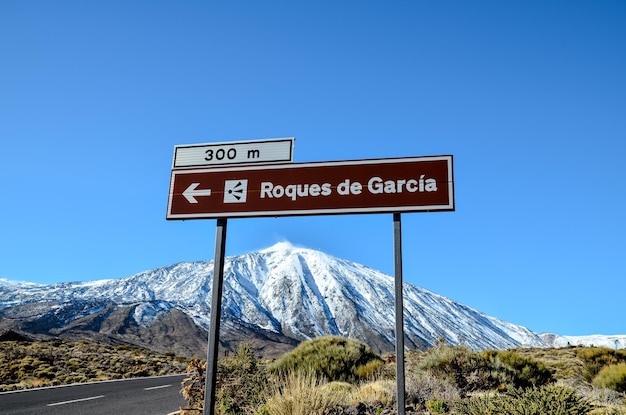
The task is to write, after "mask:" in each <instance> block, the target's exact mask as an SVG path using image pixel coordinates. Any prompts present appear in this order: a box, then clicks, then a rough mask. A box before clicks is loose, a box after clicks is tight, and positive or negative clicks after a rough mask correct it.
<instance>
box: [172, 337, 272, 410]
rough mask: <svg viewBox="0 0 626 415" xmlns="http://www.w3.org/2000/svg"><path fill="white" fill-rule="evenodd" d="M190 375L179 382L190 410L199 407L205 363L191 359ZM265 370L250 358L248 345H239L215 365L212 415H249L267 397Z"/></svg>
mask: <svg viewBox="0 0 626 415" xmlns="http://www.w3.org/2000/svg"><path fill="white" fill-rule="evenodd" d="M187 373H189V374H190V375H189V376H188V377H187V378H185V379H183V381H182V391H181V393H182V394H183V397H184V398H185V399H186V400H187V402H188V404H189V407H190V408H196V409H197V408H203V405H204V391H205V384H206V361H204V360H200V359H193V360H192V361H191V362H190V363H189V366H187ZM267 384H268V381H267V375H266V372H265V367H264V366H263V365H262V364H261V363H260V362H259V360H258V359H257V358H256V357H255V356H254V353H253V352H252V349H251V347H250V345H248V344H242V345H241V346H239V348H238V349H237V351H236V352H235V353H234V354H233V355H231V356H230V357H228V358H226V359H223V360H220V361H218V363H217V373H216V389H215V408H214V409H215V413H217V414H253V413H255V412H256V410H257V408H258V407H259V405H261V404H262V403H263V402H264V401H265V399H266V397H267V387H268V386H267Z"/></svg>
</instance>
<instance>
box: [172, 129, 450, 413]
mask: <svg viewBox="0 0 626 415" xmlns="http://www.w3.org/2000/svg"><path fill="white" fill-rule="evenodd" d="M293 140H294V139H293V138H288V139H270V140H257V141H248V142H236V143H216V144H197V145H190V146H176V147H175V150H174V162H173V165H172V175H171V180H170V190H169V197H168V205H167V215H166V218H167V219H168V220H177V219H178V220H184V219H217V231H216V243H215V260H214V272H213V287H212V302H211V316H210V327H209V341H208V343H209V344H208V351H207V370H206V385H205V404H204V414H205V415H207V414H212V413H213V408H214V402H215V384H216V374H217V356H218V346H219V326H220V317H221V300H222V285H223V269H224V257H225V252H224V251H225V244H226V227H227V219H228V218H242V217H267V216H273V217H279V216H303V215H330V214H357V213H385V212H387V213H393V224H394V226H393V229H394V267H395V303H396V308H395V314H396V378H397V397H398V399H397V401H398V408H397V409H398V415H404V413H405V408H404V402H405V387H404V316H403V314H404V307H403V294H402V284H403V283H402V231H401V213H402V212H420V211H421V212H424V211H427V212H430V211H453V210H454V180H453V169H452V156H451V155H447V156H429V157H405V158H391V159H370V160H348V161H330V162H315V163H292V161H293Z"/></svg>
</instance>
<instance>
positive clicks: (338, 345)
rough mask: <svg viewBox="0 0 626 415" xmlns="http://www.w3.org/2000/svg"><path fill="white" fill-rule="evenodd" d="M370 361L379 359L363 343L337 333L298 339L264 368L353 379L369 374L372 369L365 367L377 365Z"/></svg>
mask: <svg viewBox="0 0 626 415" xmlns="http://www.w3.org/2000/svg"><path fill="white" fill-rule="evenodd" d="M373 361H379V362H381V363H382V362H383V360H382V359H381V357H380V356H379V355H377V354H376V353H374V352H372V350H371V349H370V348H369V346H367V345H365V344H364V343H361V342H360V341H358V340H353V339H346V338H343V337H338V336H324V337H319V338H317V339H313V340H309V341H305V342H303V343H301V344H300V345H299V346H298V347H296V348H295V349H294V350H293V351H291V352H289V353H287V354H285V355H283V356H282V357H280V358H279V359H278V360H276V361H275V362H274V363H273V364H272V365H270V366H269V367H268V370H269V371H270V373H275V374H278V375H282V376H284V375H287V374H288V373H292V372H293V373H295V372H309V371H311V372H313V373H314V374H315V375H316V376H318V377H323V378H325V379H327V380H328V381H340V382H351V383H354V382H357V381H359V380H364V379H366V378H367V377H368V376H370V374H371V372H372V370H371V369H368V368H372V367H378V366H376V364H374V363H372V362H373Z"/></svg>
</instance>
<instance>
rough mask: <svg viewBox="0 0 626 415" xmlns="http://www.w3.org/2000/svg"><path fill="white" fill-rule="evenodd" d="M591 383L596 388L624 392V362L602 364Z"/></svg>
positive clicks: (625, 390)
mask: <svg viewBox="0 0 626 415" xmlns="http://www.w3.org/2000/svg"><path fill="white" fill-rule="evenodd" d="M592 383H593V385H594V386H596V387H598V388H608V389H612V390H614V391H617V392H626V363H619V364H616V365H608V366H604V367H603V368H602V369H600V372H599V373H598V374H597V376H596V377H594V378H593V382H592Z"/></svg>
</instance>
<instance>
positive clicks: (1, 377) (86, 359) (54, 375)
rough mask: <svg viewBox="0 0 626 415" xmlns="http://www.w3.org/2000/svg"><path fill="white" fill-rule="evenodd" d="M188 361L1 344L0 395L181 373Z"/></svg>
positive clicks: (54, 343)
mask: <svg viewBox="0 0 626 415" xmlns="http://www.w3.org/2000/svg"><path fill="white" fill-rule="evenodd" d="M187 361H188V359H187V358H185V357H178V356H176V355H174V353H155V352H152V351H150V350H146V349H142V348H139V347H133V346H127V345H121V346H120V345H117V346H115V345H110V344H101V343H93V342H89V341H85V340H81V341H78V342H71V341H65V340H61V339H54V340H48V341H1V342H0V391H9V390H15V389H26V388H33V387H43V386H56V385H66V384H71V383H81V382H92V381H100V380H109V379H124V378H132V377H141V376H161V375H169V374H174V373H183V372H184V370H185V367H186V366H187Z"/></svg>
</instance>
